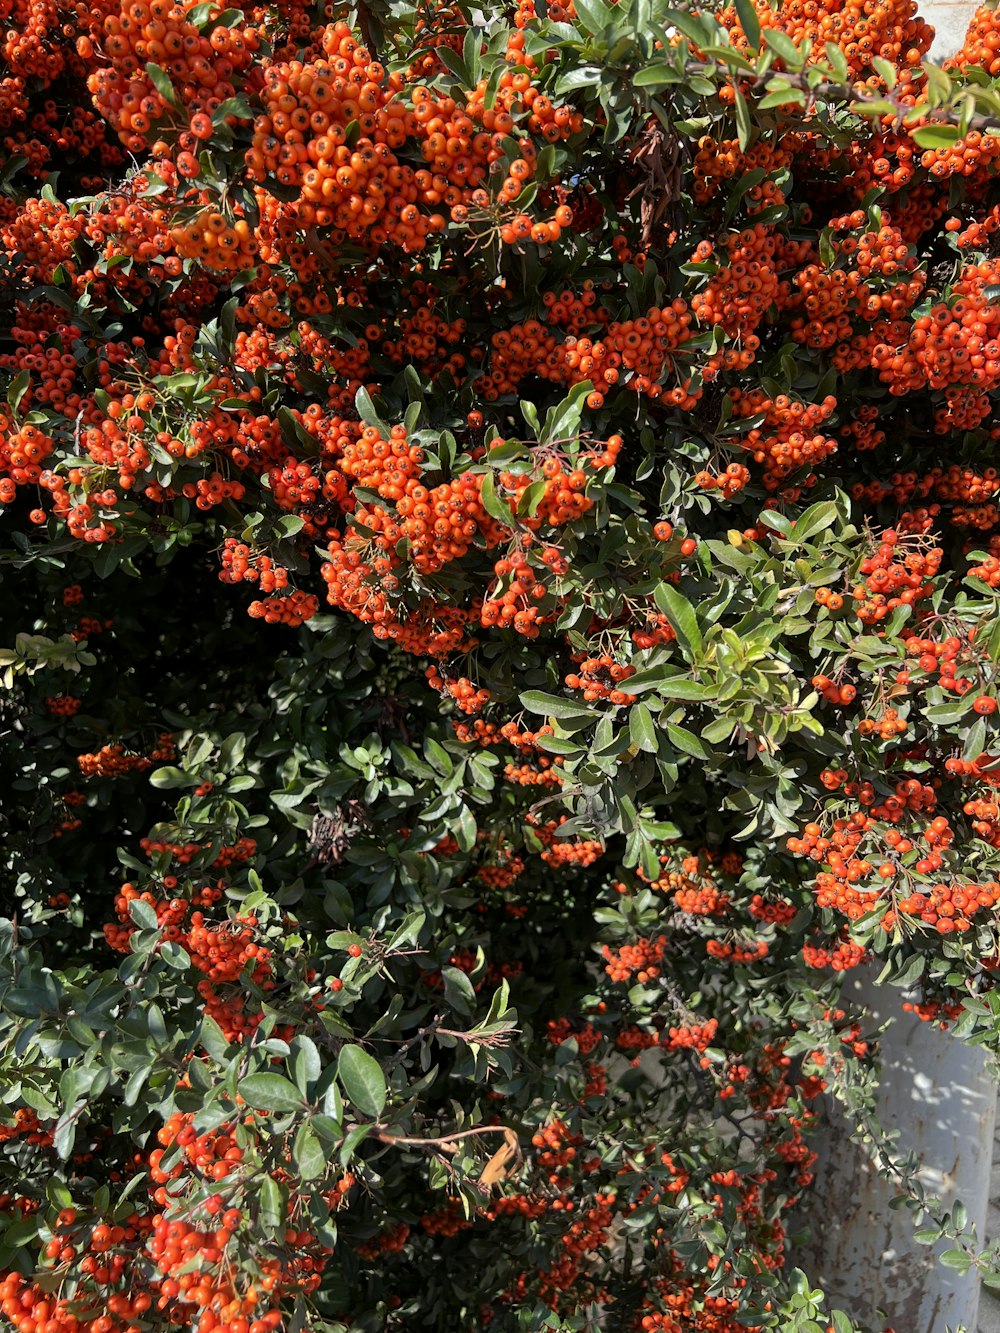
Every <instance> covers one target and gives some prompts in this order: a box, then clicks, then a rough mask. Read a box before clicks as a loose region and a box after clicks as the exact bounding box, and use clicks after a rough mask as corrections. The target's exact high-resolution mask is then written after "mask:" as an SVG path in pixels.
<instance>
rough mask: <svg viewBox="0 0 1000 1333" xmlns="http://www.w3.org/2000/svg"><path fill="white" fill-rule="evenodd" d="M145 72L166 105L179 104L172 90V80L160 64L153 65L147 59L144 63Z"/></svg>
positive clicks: (173, 105)
mask: <svg viewBox="0 0 1000 1333" xmlns="http://www.w3.org/2000/svg"><path fill="white" fill-rule="evenodd" d="M146 74H147V76H148V77H149V81H150V83H151V84H152V85H153V87H154V88H155V89H156V91H157V92H158V93H159V94H160V96H161V97H162V98H163V100H164V101H165V102H166V103H168V105H170V106H172V107H177V106H180V103H179V102H178V100H177V94H176V92H175V91H174V84H173V80H172V79H171V77H170V75H169V74H168V73H167V71H166V70H165V69H164V68H163V67H162V66H161V65H155V64H154V63H153V62H152V61H149V62H148V63H147V65H146Z"/></svg>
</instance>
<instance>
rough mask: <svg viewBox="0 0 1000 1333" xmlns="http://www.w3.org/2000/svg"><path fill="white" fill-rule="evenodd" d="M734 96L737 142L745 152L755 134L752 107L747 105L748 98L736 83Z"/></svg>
mask: <svg viewBox="0 0 1000 1333" xmlns="http://www.w3.org/2000/svg"><path fill="white" fill-rule="evenodd" d="M733 97H734V101H735V106H736V142H737V143H738V144H739V146H740V151H741V152H744V153H745V152H746V150H747V148H748V147H749V146H750V139H751V138H752V136H753V126H752V125H751V123H750V108H749V107H748V106H747V99H746V98H745V97H744V96H743V93H742V91H741V90H740V89H739V88H737V87H736V86H735V84H734V85H733Z"/></svg>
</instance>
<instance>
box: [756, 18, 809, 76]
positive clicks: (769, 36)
mask: <svg viewBox="0 0 1000 1333" xmlns="http://www.w3.org/2000/svg"><path fill="white" fill-rule="evenodd" d="M764 41H765V42H766V43H767V44H768V46H769V47H770V48H771V50H772V51H773V52H774V54H775V55H776V56H778V57H780V59H782V60H783V61H784V62H785V64H786V66H787V67H788V68H789V69H792V70H796V69H801V68H802V52H801V51H800V50H799V48H798V47H797V46H796V45H795V43H794V41H793V40H792V39H791V37H789V35H788V33H787V32H783V31H782V30H781V28H768V29H766V31H765V33H764Z"/></svg>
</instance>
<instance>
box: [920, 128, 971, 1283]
mask: <svg viewBox="0 0 1000 1333" xmlns="http://www.w3.org/2000/svg"><path fill="white" fill-rule="evenodd" d="M910 138H911V139H912V140H913V142H914V143H915V144H917V145H918V146H919V147H920V148H950V147H951V146H952V144H955V143H957V142H958V140H959V139H960V138H961V135H960V134H959V132H958V126H957V125H921V126H920V127H919V128H918V129H915V130H911V131H910ZM942 1262H943V1259H942Z"/></svg>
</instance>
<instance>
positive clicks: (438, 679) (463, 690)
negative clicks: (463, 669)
mask: <svg viewBox="0 0 1000 1333" xmlns="http://www.w3.org/2000/svg"><path fill="white" fill-rule="evenodd" d="M424 674H425V675H426V677H427V683H428V685H429V686H430V687H431V689H432V690H437V691H438V692H439V693H441V694H450V695H451V697H452V698H453V699H454V700H455V703H456V705H457V706H458V708H459V710H460V711H461V712H463V713H466V714H469V713H480V712H482V710H483V708H484V707H485V706H486V704H488V703H489V701H490V692H489V690H485V689H477V688H476V686H475V685H473V683H472V681H471V680H469V678H468V677H467V676H460V677H459V678H458V679H457V680H449V679H446V678H445V677H444V676H442V675H441V673H440V672H439V670H438V668H437V667H436V666H429V667H428V668H427V670H426V672H425V673H424Z"/></svg>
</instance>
